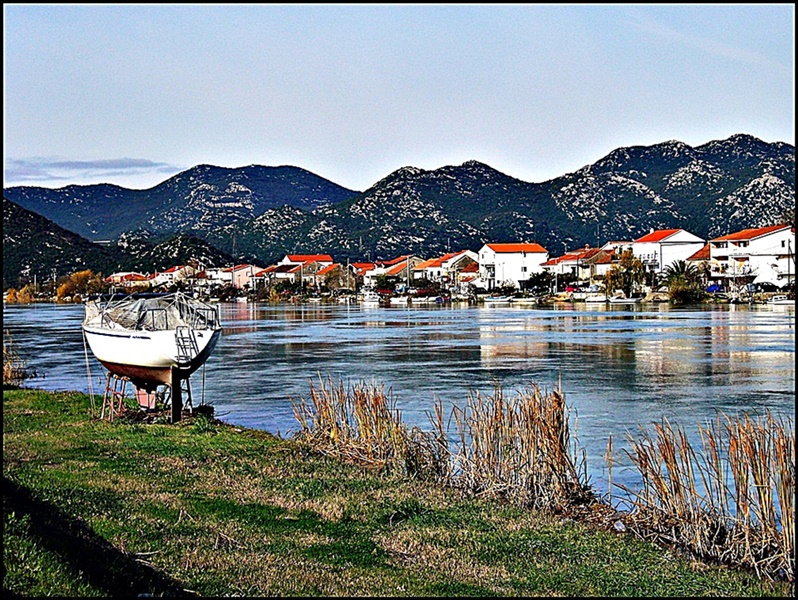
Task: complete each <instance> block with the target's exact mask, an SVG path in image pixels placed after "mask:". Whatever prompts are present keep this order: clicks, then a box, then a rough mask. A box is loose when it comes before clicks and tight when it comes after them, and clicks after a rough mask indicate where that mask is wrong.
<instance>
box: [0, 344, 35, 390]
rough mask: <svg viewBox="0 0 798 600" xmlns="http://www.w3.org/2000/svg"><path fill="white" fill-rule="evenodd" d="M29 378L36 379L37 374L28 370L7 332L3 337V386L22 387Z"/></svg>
mask: <svg viewBox="0 0 798 600" xmlns="http://www.w3.org/2000/svg"><path fill="white" fill-rule="evenodd" d="M29 377H35V373H34V372H33V371H31V370H30V369H28V368H27V366H26V364H25V361H24V360H22V358H21V357H20V356H19V353H18V352H17V349H16V347H15V346H14V342H13V340H12V339H11V334H10V333H9V332H8V330H6V331H5V332H4V335H3V385H9V386H20V385H22V382H23V381H25V379H28V378H29Z"/></svg>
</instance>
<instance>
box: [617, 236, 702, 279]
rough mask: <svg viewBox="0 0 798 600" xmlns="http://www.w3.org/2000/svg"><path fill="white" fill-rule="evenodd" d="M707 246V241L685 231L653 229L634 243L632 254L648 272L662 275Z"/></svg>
mask: <svg viewBox="0 0 798 600" xmlns="http://www.w3.org/2000/svg"><path fill="white" fill-rule="evenodd" d="M704 244H706V240H703V239H701V238H700V237H698V236H697V235H693V234H692V233H690V232H689V231H685V230H684V229H656V230H655V229H652V230H651V231H650V232H649V233H647V234H646V235H644V236H642V237H639V238H637V239H636V240H635V241H633V242H632V253H633V254H634V255H635V257H636V258H638V259H640V261H641V262H642V263H643V266H644V267H645V269H646V271H648V272H653V273H662V271H664V270H665V269H666V268H667V267H669V266H670V265H672V264H673V263H675V262H677V261H680V260H687V258H689V257H690V256H692V255H693V254H695V253H696V252H698V251H699V250H700V249H701V248H703V246H704Z"/></svg>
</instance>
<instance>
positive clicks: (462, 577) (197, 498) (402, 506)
mask: <svg viewBox="0 0 798 600" xmlns="http://www.w3.org/2000/svg"><path fill="white" fill-rule="evenodd" d="M89 413H90V401H89V398H88V397H87V396H85V395H82V394H77V393H47V392H42V391H38V390H26V389H19V390H4V392H3V524H4V533H3V542H4V544H3V564H4V574H3V588H4V592H5V593H13V594H18V595H24V596H45V595H60V596H108V595H133V596H135V595H137V594H139V593H150V594H154V595H180V594H199V595H203V596H208V595H211V596H222V595H225V596H226V595H248V596H264V595H282V596H290V595H302V596H314V595H317V596H345V595H346V596H351V595H361V596H364V595H369V596H386V595H390V596H402V595H410V596H428V595H429V596H488V595H491V596H495V595H509V596H539V595H546V596H553V595H568V596H577V595H578V596H693V595H696V596H785V595H788V593H789V592H790V589H789V586H788V585H787V584H784V583H776V582H768V581H761V580H759V579H757V578H756V577H755V576H753V575H752V574H750V573H745V572H738V571H735V570H732V569H728V568H723V567H714V566H713V567H710V566H706V565H702V564H699V563H697V562H694V561H690V560H688V559H686V558H684V557H682V556H679V555H678V554H676V553H674V552H671V551H668V550H666V549H661V548H658V547H656V546H654V545H652V544H649V543H646V542H643V541H640V540H636V539H634V538H632V537H631V536H627V535H617V534H614V533H610V532H608V531H602V530H599V529H596V528H592V527H590V526H588V525H585V524H580V523H575V522H572V521H568V520H562V519H558V518H557V517H556V516H553V515H547V514H545V513H541V512H536V511H531V510H527V509H523V508H519V507H517V506H512V505H509V504H503V503H500V502H495V501H487V500H480V499H477V498H473V497H468V496H466V495H463V494H462V493H459V492H457V491H455V490H447V489H444V488H442V487H440V486H436V485H433V484H430V483H424V482H419V481H412V480H407V479H404V478H401V477H399V476H387V475H379V474H378V473H377V472H375V471H374V470H369V469H367V468H364V467H359V466H356V465H352V464H346V463H343V462H340V461H336V460H334V459H332V458H329V457H323V456H320V455H319V454H317V453H314V452H312V451H310V450H309V449H308V447H306V446H303V445H302V444H300V443H299V442H297V441H294V440H282V439H278V438H275V437H273V436H270V435H269V434H266V433H263V432H258V431H252V430H247V429H243V428H239V427H234V426H231V425H224V424H219V423H215V422H213V421H211V420H208V419H195V420H193V422H192V421H191V420H184V421H183V422H181V423H179V424H176V425H168V424H141V423H138V424H137V423H131V422H126V421H124V420H122V419H118V420H116V421H114V422H113V423H108V422H100V421H98V420H94V419H92V418H91V417H90V414H89Z"/></svg>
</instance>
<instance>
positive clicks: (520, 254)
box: [479, 243, 549, 290]
mask: <svg viewBox="0 0 798 600" xmlns="http://www.w3.org/2000/svg"><path fill="white" fill-rule="evenodd" d="M548 259H549V253H548V252H547V251H546V249H545V248H544V247H543V246H541V245H540V244H536V243H517V244H485V245H484V246H482V248H481V249H480V251H479V275H480V279H481V280H482V282H484V284H485V285H486V286H487V289H488V290H492V289H494V288H496V287H504V286H513V287H515V288H523V287H525V282H526V281H527V280H528V279H529V278H530V277H531V276H532V275H533V274H535V273H540V272H541V271H542V270H543V268H542V265H543V263H544V262H546V261H547V260H548Z"/></svg>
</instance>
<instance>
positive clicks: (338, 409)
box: [293, 378, 592, 508]
mask: <svg viewBox="0 0 798 600" xmlns="http://www.w3.org/2000/svg"><path fill="white" fill-rule="evenodd" d="M293 407H294V415H295V417H296V419H297V420H298V421H299V424H300V427H301V429H300V432H299V433H298V436H299V437H301V438H304V439H305V440H307V441H308V442H310V443H311V444H312V445H313V446H315V447H316V448H318V449H319V450H321V451H322V452H325V453H327V454H334V455H336V456H339V457H343V458H346V459H350V460H356V461H359V462H363V463H369V464H373V465H377V466H379V467H382V468H386V469H391V470H396V469H400V470H401V471H402V472H404V473H405V474H407V475H410V476H413V477H425V478H427V479H432V480H435V481H437V482H439V483H443V484H445V485H448V486H453V487H458V488H461V489H464V490H466V491H468V492H470V493H475V494H481V495H493V496H502V497H505V498H508V499H510V500H513V501H516V502H520V503H522V504H524V505H529V506H536V507H544V506H545V507H547V508H556V507H565V506H567V505H569V504H573V503H578V502H584V501H587V500H589V499H592V494H591V492H590V491H589V485H588V482H587V466H586V464H585V462H584V454H582V459H581V460H580V459H579V458H578V449H577V448H576V444H575V443H574V448H573V450H572V449H571V448H570V445H571V443H572V439H571V435H570V430H569V425H568V415H567V409H566V405H565V398H564V396H563V394H562V393H561V392H558V391H555V392H552V393H550V394H545V393H542V392H541V391H540V390H539V389H538V388H537V387H534V388H532V389H531V390H527V391H524V392H521V393H520V394H519V395H518V396H516V397H515V398H512V399H507V398H505V396H504V393H503V392H502V390H501V389H500V388H498V387H497V388H496V389H495V391H494V394H493V396H489V397H485V396H483V395H481V394H480V393H478V392H476V393H474V394H470V395H469V397H468V400H467V402H466V404H465V406H464V407H460V406H454V407H453V408H452V413H451V415H450V418H449V419H447V418H446V415H445V414H444V409H443V404H442V403H441V402H437V403H436V404H435V405H434V415H433V414H431V415H429V416H430V423H431V425H432V431H431V432H425V431H422V430H420V429H419V428H418V427H413V428H409V427H407V425H405V424H404V423H403V421H402V418H401V414H400V411H399V410H398V409H397V408H396V400H395V399H394V398H393V396H392V394H391V393H390V391H389V392H387V393H386V392H385V390H384V387H383V386H379V385H376V384H371V385H367V384H364V383H359V384H356V385H354V386H352V387H345V386H344V385H343V383H341V382H339V383H337V384H336V383H334V382H333V381H332V380H330V379H328V380H327V381H324V380H323V379H321V378H320V381H319V385H315V384H314V383H313V382H311V384H310V399H309V400H304V399H300V400H299V401H294V402H293ZM452 419H453V420H454V422H455V430H454V434H453V440H452V441H450V440H449V433H448V431H447V427H446V422H447V421H448V422H451V421H452Z"/></svg>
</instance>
